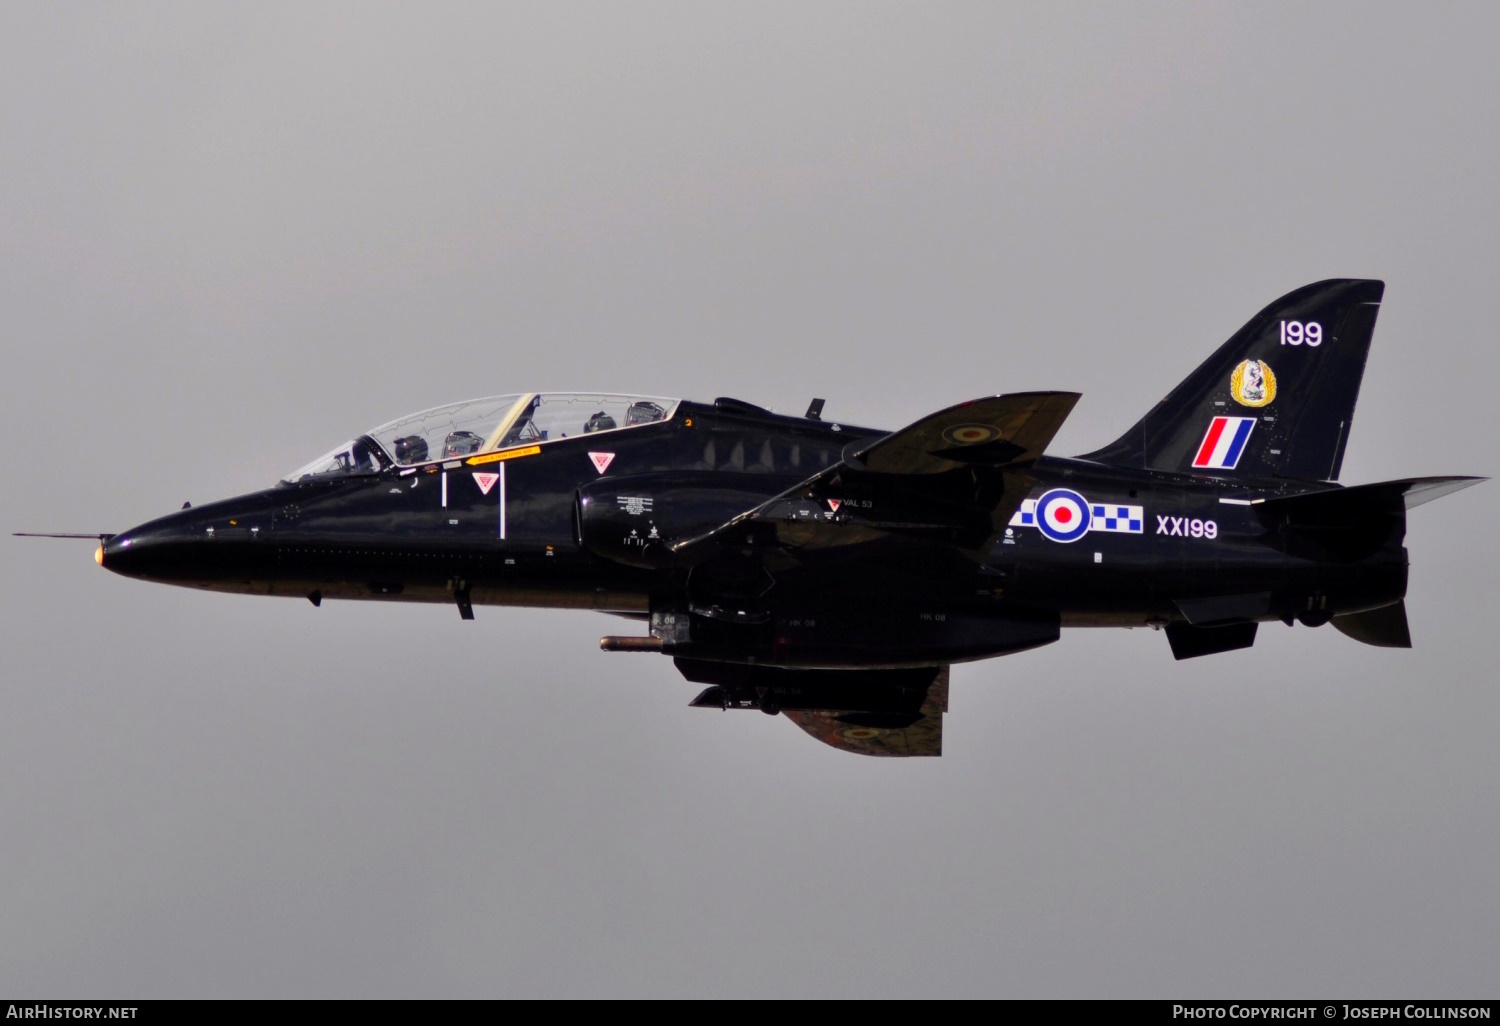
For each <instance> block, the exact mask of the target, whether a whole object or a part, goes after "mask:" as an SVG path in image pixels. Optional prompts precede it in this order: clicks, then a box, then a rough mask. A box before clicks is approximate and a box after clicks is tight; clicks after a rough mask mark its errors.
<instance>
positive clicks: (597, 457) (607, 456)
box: [589, 452, 615, 474]
mask: <svg viewBox="0 0 1500 1026" xmlns="http://www.w3.org/2000/svg"><path fill="white" fill-rule="evenodd" d="M614 458H615V454H614V453H612V452H591V453H589V459H591V460H593V461H594V469H595V470H597V471H599V473H601V474H602V473H604V472H605V471H606V470H608V469H609V465H610V463H612V462H613V461H614Z"/></svg>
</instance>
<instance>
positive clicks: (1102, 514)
mask: <svg viewBox="0 0 1500 1026" xmlns="http://www.w3.org/2000/svg"><path fill="white" fill-rule="evenodd" d="M1093 511H1094V519H1093V524H1092V526H1090V528H1089V530H1091V531H1114V532H1116V533H1119V534H1140V533H1141V526H1142V523H1143V522H1144V521H1145V519H1146V507H1144V506H1095V507H1094V508H1093Z"/></svg>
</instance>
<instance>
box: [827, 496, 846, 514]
mask: <svg viewBox="0 0 1500 1026" xmlns="http://www.w3.org/2000/svg"><path fill="white" fill-rule="evenodd" d="M843 502H844V500H843V499H829V500H828V508H829V509H831V510H833V511H834V512H835V513H837V512H838V511H839V506H840V505H842V504H843Z"/></svg>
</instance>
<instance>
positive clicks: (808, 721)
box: [782, 666, 948, 756]
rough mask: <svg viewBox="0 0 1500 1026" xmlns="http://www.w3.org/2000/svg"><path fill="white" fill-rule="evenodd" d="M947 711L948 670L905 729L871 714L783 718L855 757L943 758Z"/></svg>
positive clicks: (802, 713) (797, 713) (790, 713)
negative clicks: (878, 719) (944, 717)
mask: <svg viewBox="0 0 1500 1026" xmlns="http://www.w3.org/2000/svg"><path fill="white" fill-rule="evenodd" d="M947 711H948V667H946V666H944V667H942V669H940V670H939V671H938V675H937V677H936V678H934V680H933V682H932V684H931V686H929V687H928V689H927V697H926V698H925V699H924V700H923V702H922V707H921V709H920V710H919V711H918V713H917V719H916V720H915V721H914V722H912V723H910V724H907V725H906V726H894V725H888V726H879V725H876V721H875V720H874V719H873V718H872V717H870V716H869V715H868V714H861V713H852V712H839V711H837V710H832V709H801V710H797V709H787V710H785V711H784V712H783V713H782V715H783V716H785V717H786V718H787V719H789V720H791V721H792V722H793V723H795V724H796V725H797V726H799V727H801V728H802V729H803V730H805V731H807V732H808V733H809V734H811V735H812V736H813V737H815V738H817V739H818V740H819V741H821V742H823V743H824V744H825V745H832V746H833V747H834V748H842V749H843V750H844V751H846V752H854V753H855V754H856V755H888V756H916V755H929V756H937V755H942V754H943V713H945V712H947Z"/></svg>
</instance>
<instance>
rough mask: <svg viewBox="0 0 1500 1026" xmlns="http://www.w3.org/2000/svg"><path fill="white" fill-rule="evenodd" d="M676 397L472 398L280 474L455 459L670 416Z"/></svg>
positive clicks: (367, 470)
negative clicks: (290, 471)
mask: <svg viewBox="0 0 1500 1026" xmlns="http://www.w3.org/2000/svg"><path fill="white" fill-rule="evenodd" d="M677 403H678V400H676V399H664V398H662V397H660V396H645V395H614V394H610V393H605V392H522V393H517V394H514V395H494V396H489V397H487V398H484V399H468V400H465V401H464V402H461V403H449V404H448V405H447V406H436V407H434V408H432V409H430V410H423V411H422V412H420V413H413V414H411V415H409V416H406V417H402V418H400V419H399V420H393V421H391V422H390V423H389V424H382V425H381V426H380V427H378V428H376V429H375V430H373V431H370V432H368V433H367V434H363V435H360V436H359V437H358V438H356V439H354V440H353V441H349V442H345V443H344V444H343V445H340V446H338V447H337V448H335V449H333V450H332V451H331V452H328V453H327V454H325V455H323V456H319V457H318V458H317V459H315V460H313V461H312V462H311V463H309V464H307V465H306V466H304V467H301V468H299V469H297V470H295V471H293V472H292V473H290V474H288V475H287V476H286V477H285V478H283V479H282V480H284V481H301V480H303V479H304V478H310V477H333V476H338V475H343V474H373V473H376V472H377V471H379V470H381V469H383V468H385V467H389V466H392V465H397V466H411V465H413V464H417V463H430V462H432V461H434V460H445V459H458V458H461V457H465V456H471V455H473V454H475V453H482V452H494V451H495V450H497V449H509V448H512V447H514V446H517V445H538V444H542V443H546V442H555V441H559V440H561V439H564V438H572V437H576V436H578V435H592V434H596V433H598V432H601V431H624V430H626V429H628V428H633V427H640V426H642V425H645V424H654V423H656V422H657V421H661V420H666V419H668V418H669V417H671V416H672V414H673V412H674V411H675V410H676V409H677Z"/></svg>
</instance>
